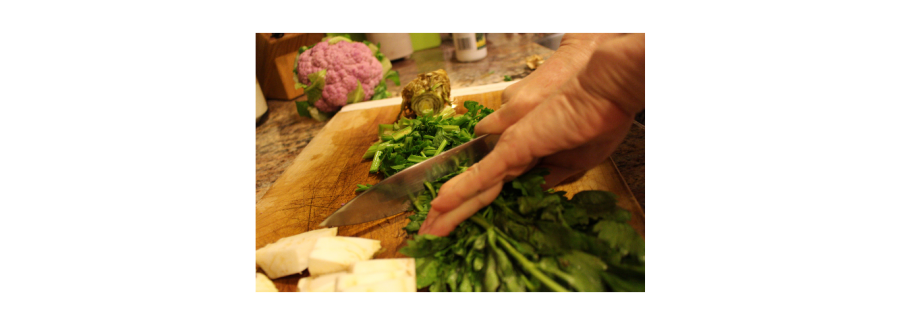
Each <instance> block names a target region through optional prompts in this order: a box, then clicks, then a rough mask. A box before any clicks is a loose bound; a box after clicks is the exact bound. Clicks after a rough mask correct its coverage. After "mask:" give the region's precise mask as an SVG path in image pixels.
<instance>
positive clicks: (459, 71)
mask: <svg viewBox="0 0 900 325" xmlns="http://www.w3.org/2000/svg"><path fill="white" fill-rule="evenodd" d="M537 37H538V36H537V35H534V34H488V35H487V41H488V56H487V57H486V58H484V59H482V60H479V61H476V62H469V63H463V62H459V61H456V59H455V58H454V56H453V44H452V43H451V42H450V41H444V42H443V43H442V44H441V46H440V47H436V48H432V49H427V50H422V51H417V52H414V53H413V54H412V55H410V57H409V58H406V59H402V60H399V61H396V62H393V69H394V70H397V72H398V73H399V74H400V85H399V86H397V85H394V84H393V83H390V82H389V83H388V91H390V92H391V93H393V94H394V97H396V96H399V94H400V90H401V89H403V85H406V84H407V83H408V82H410V81H411V80H413V79H415V77H416V75H417V74H419V73H425V72H429V71H434V70H437V69H444V70H446V71H447V74H448V76H449V77H450V82H451V88H453V89H459V88H465V87H472V86H480V85H486V84H493V83H498V82H503V78H504V76H510V77H511V78H512V79H513V80H517V79H521V78H524V77H525V76H527V75H528V74H529V73H530V72H531V70H529V69H528V68H527V67H526V66H525V58H527V57H529V56H531V55H534V54H537V55H540V56H542V57H544V58H545V59H546V58H548V57H550V55H551V54H553V51H552V50H550V49H547V48H545V47H543V46H540V45H538V44H537V43H535V42H534V40H535V39H536V38H537ZM304 99H305V98H304V97H300V98H298V100H304ZM266 103H267V104H268V106H269V109H268V112H267V113H266V114H265V115H264V116H263V117H262V119H261V121H260V123H258V125H257V127H256V200H257V201H259V199H260V198H262V196H263V195H264V194H265V193H266V191H267V190H268V189H269V187H270V186H272V184H273V183H274V182H275V180H276V179H278V176H280V175H281V173H282V172H283V171H284V170H285V169H286V168H287V167H288V166H290V164H291V162H293V161H294V158H296V157H297V155H298V154H300V151H302V150H303V148H304V147H306V145H307V144H308V143H309V141H310V140H312V138H313V137H315V136H316V134H318V132H319V130H321V129H322V127H324V126H325V122H318V121H316V120H313V119H310V118H305V117H300V116H299V115H297V109H296V106H295V104H294V101H283V100H267V101H266ZM612 159H613V161H614V162H615V163H616V166H617V167H618V168H619V171H620V172H621V173H622V176H623V178H624V179H625V181H626V182H627V183H628V185H629V188H630V189H631V192H632V193H634V196H635V198H637V200H638V202H639V203H640V205H641V207H642V208H643V206H644V126H643V125H641V124H638V123H635V124H634V125H632V127H631V130H630V131H629V134H628V136H627V137H626V138H625V141H624V142H623V143H622V144H621V145H620V146H619V148H618V149H617V150H616V152H615V153H613V155H612Z"/></svg>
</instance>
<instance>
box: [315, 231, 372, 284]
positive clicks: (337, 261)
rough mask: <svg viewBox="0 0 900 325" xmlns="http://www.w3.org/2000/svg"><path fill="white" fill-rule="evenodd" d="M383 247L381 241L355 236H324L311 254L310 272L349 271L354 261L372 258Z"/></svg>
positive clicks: (316, 274)
mask: <svg viewBox="0 0 900 325" xmlns="http://www.w3.org/2000/svg"><path fill="white" fill-rule="evenodd" d="M379 249H381V241H378V240H373V239H366V238H355V237H343V236H337V237H323V238H319V240H317V241H316V244H315V246H314V247H313V250H312V253H310V254H309V274H310V275H311V276H319V275H322V274H328V273H335V272H342V271H347V270H348V269H349V268H350V265H353V263H356V262H359V261H364V260H368V259H371V258H372V256H373V255H375V252H377V251H378V250H379Z"/></svg>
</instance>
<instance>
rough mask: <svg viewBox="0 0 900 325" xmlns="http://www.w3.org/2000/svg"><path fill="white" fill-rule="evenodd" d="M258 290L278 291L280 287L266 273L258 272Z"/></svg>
mask: <svg viewBox="0 0 900 325" xmlns="http://www.w3.org/2000/svg"><path fill="white" fill-rule="evenodd" d="M256 292H278V288H275V284H274V283H272V280H269V278H267V277H266V275H265V274H262V273H256Z"/></svg>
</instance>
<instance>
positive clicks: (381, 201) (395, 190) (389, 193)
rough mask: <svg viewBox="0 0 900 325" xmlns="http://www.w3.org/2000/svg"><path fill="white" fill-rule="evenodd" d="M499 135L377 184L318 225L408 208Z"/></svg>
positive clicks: (361, 220)
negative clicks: (428, 184)
mask: <svg viewBox="0 0 900 325" xmlns="http://www.w3.org/2000/svg"><path fill="white" fill-rule="evenodd" d="M499 138H500V135H496V134H488V135H482V136H480V137H477V138H475V139H473V140H472V141H469V142H466V143H463V144H461V145H459V146H457V147H455V148H453V149H450V150H447V151H444V152H442V153H441V154H439V155H437V156H434V157H431V158H429V159H427V160H425V161H423V162H420V163H418V164H415V165H413V166H410V167H409V168H407V169H404V170H402V171H400V172H399V173H396V174H394V175H393V176H391V177H388V178H386V179H384V180H383V181H381V182H379V183H378V184H375V185H374V186H372V187H371V188H369V189H368V190H366V191H365V192H363V193H362V194H360V195H358V196H356V197H355V198H353V199H352V200H350V202H347V204H344V206H342V207H341V208H340V209H337V211H335V212H334V213H332V214H331V215H330V216H328V218H325V221H323V222H322V223H321V224H320V225H319V226H322V227H334V226H346V225H355V224H360V223H365V222H369V221H375V220H378V219H383V218H387V217H390V216H394V215H396V214H398V213H401V212H404V211H407V210H409V208H410V204H411V202H410V199H411V198H414V197H415V196H416V195H417V194H418V193H419V192H420V191H423V190H425V182H426V181H427V182H433V181H435V180H437V179H439V178H441V177H444V176H447V175H448V174H450V173H452V172H455V171H457V170H458V169H459V167H460V166H462V164H464V163H465V164H468V165H471V164H474V163H476V162H478V161H480V160H481V159H482V158H484V156H486V155H487V154H488V152H490V151H491V150H493V149H494V145H496V144H497V140H498V139H499Z"/></svg>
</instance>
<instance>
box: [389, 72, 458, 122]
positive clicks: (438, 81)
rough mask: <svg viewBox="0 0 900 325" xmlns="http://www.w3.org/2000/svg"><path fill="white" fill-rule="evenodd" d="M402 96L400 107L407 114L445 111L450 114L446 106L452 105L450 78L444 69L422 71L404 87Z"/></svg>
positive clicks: (419, 114) (421, 114)
mask: <svg viewBox="0 0 900 325" xmlns="http://www.w3.org/2000/svg"><path fill="white" fill-rule="evenodd" d="M401 96H402V97H403V101H402V102H401V104H400V109H401V112H403V113H405V114H404V115H406V116H412V114H413V113H414V114H415V115H417V116H431V115H434V114H442V115H444V114H445V111H446V112H447V114H449V110H445V109H444V107H447V106H452V104H451V102H450V78H449V77H447V72H446V71H444V69H438V70H435V71H432V72H428V73H420V74H419V75H418V76H417V77H416V79H414V80H413V81H410V82H409V84H407V85H406V87H404V88H403V91H402V92H401ZM447 108H451V107H447ZM451 109H452V108H451ZM453 113H455V110H454V111H453ZM451 116H452V115H451Z"/></svg>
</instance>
